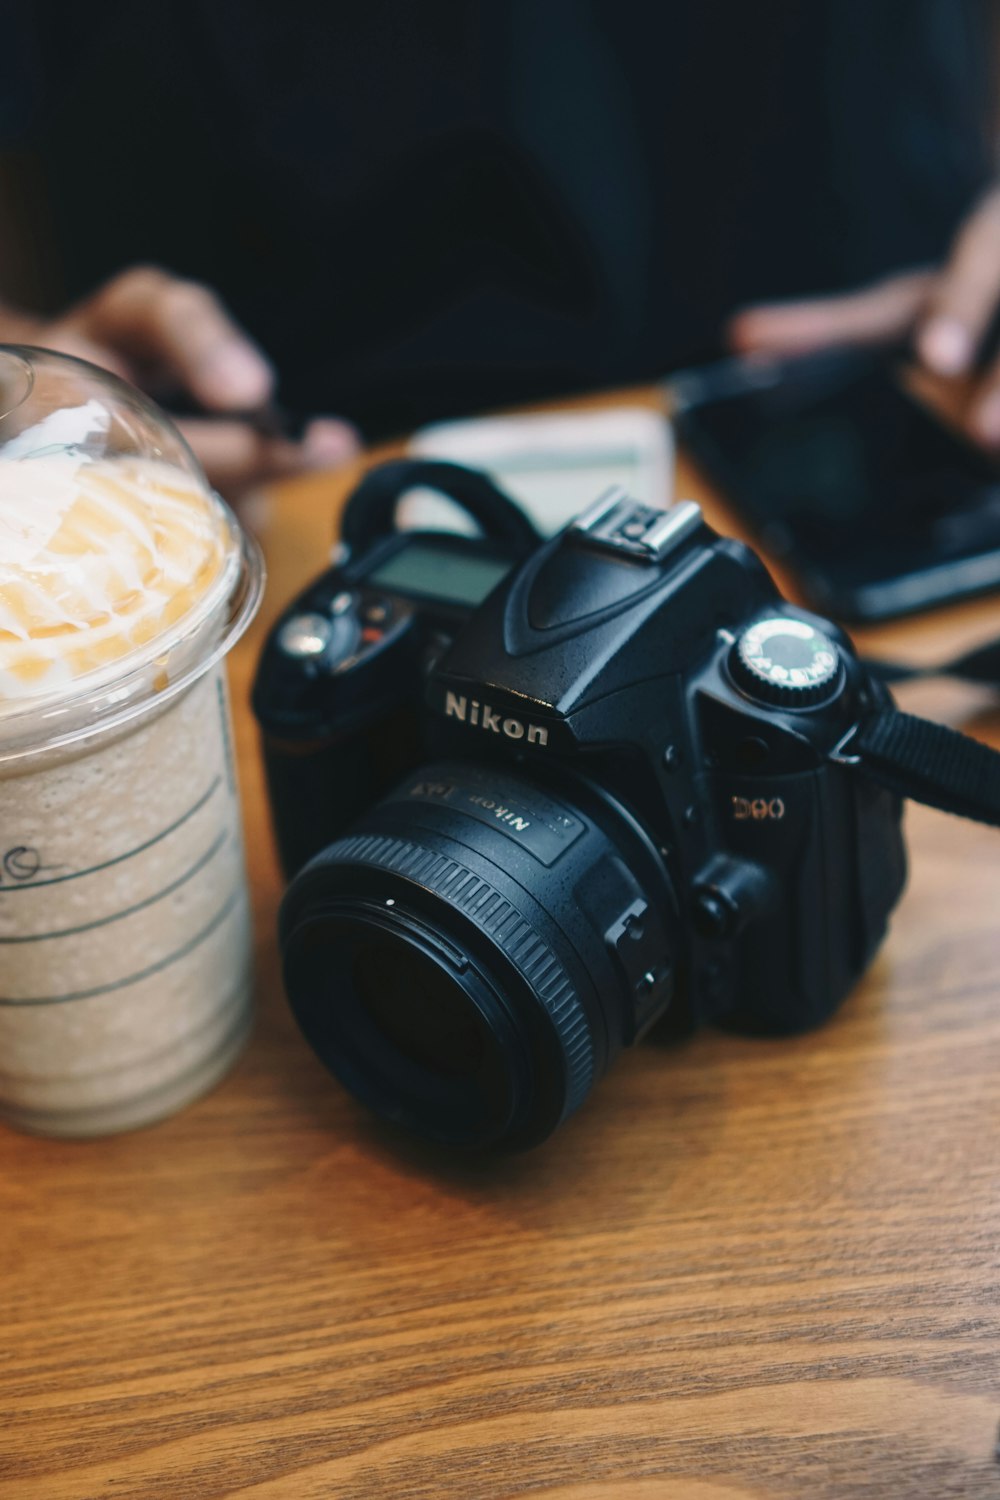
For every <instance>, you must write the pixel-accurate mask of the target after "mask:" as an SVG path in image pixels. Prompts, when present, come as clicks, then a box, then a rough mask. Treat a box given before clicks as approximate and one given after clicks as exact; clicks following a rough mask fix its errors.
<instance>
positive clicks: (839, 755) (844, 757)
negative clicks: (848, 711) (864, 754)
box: [827, 724, 861, 766]
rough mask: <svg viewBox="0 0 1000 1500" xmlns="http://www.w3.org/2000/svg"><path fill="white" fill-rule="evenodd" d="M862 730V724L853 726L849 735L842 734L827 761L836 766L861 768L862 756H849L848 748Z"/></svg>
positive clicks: (848, 732)
mask: <svg viewBox="0 0 1000 1500" xmlns="http://www.w3.org/2000/svg"><path fill="white" fill-rule="evenodd" d="M860 729H861V725H860V724H852V725H851V727H850V729H849V730H848V731H847V733H846V734H842V735H841V737H840V739H839V740H838V741H837V743H836V744H835V745H834V747H833V749H832V750H831V751H830V753H829V755H828V756H827V760H832V761H833V763H834V765H836V766H859V765H860V764H861V756H860V755H848V753H847V747H848V745H850V744H851V743H852V741H853V740H854V737H855V735H856V734H858V732H859V730H860Z"/></svg>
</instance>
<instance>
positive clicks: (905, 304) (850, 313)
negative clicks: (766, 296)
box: [727, 270, 934, 354]
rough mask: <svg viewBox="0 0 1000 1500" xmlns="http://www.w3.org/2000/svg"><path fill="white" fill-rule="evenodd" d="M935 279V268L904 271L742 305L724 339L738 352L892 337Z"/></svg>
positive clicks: (906, 325) (908, 322) (801, 349)
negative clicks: (830, 291)
mask: <svg viewBox="0 0 1000 1500" xmlns="http://www.w3.org/2000/svg"><path fill="white" fill-rule="evenodd" d="M933 284H934V272H933V271H929V270H916V271H903V272H900V273H899V274H898V275H896V276H890V277H888V278H886V280H884V281H877V282H875V283H873V285H871V286H866V287H861V288H859V289H858V290H857V291H853V292H845V293H841V294H838V295H836V296H828V297H811V298H805V299H802V300H798V301H792V302H772V303H761V304H759V305H757V306H755V307H747V308H743V309H742V310H741V311H740V312H738V313H736V314H735V315H734V316H733V317H732V318H731V319H730V322H729V325H728V328H727V336H728V342H729V344H730V346H731V347H732V348H733V349H735V350H736V351H737V352H739V353H741V354H750V353H768V354H804V353H807V352H808V351H810V350H814V349H822V348H828V347H831V346H834V345H839V344H883V343H885V344H887V343H891V342H892V341H893V340H895V339H898V338H901V337H903V336H904V335H905V334H906V333H907V331H908V330H909V329H910V328H911V327H912V325H913V322H914V320H915V319H916V317H917V315H918V314H919V312H920V310H921V308H922V307H923V306H924V304H925V302H926V300H927V297H928V295H929V294H930V291H931V288H932V286H933Z"/></svg>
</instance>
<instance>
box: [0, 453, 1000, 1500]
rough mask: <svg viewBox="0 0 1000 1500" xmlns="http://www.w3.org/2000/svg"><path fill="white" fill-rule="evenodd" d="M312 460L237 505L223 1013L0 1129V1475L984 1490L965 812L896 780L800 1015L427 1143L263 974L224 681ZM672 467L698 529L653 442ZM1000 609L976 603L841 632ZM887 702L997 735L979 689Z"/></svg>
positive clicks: (310, 562)
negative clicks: (812, 1017)
mask: <svg viewBox="0 0 1000 1500" xmlns="http://www.w3.org/2000/svg"><path fill="white" fill-rule="evenodd" d="M348 477H350V476H348ZM345 487H346V479H345V478H344V477H343V476H340V477H323V478H315V479H312V480H308V481H301V482H298V483H296V484H294V485H288V486H285V487H284V488H283V490H282V491H281V492H276V493H274V494H273V495H272V496H270V497H269V498H268V499H267V500H266V502H263V503H261V504H258V505H257V507H256V509H255V510H254V512H253V519H254V521H255V524H256V525H257V526H258V528H259V531H260V534H261V535H262V537H263V541H264V545H265V548H266V551H267V554H268V558H269V562H270V567H271V582H270V588H269V593H268V598H267V601H266V606H265V611H264V616H263V618H262V619H261V621H260V622H259V623H258V626H257V628H256V629H255V630H254V632H253V634H252V635H251V637H250V638H248V639H247V640H246V641H245V642H244V643H243V644H242V645H241V647H240V648H239V649H238V650H237V652H236V653H235V656H234V660H233V663H232V676H233V686H234V696H235V701H236V718H237V722H236V732H237V742H238V749H239V759H240V772H241V777H242V788H243V796H244V799H245V803H246V812H247V823H248V830H249V832H248V838H249V858H250V869H251V876H252V882H253V891H254V898H255V905H256V916H257V931H258V939H257V941H258V958H259V973H260V986H259V992H260V1020H259V1024H258V1027H257V1031H256V1034H255V1036H254V1038H253V1041H252V1042H251V1044H250V1046H249V1048H248V1050H247V1052H246V1053H245V1055H244V1057H243V1059H242V1061H241V1062H240V1063H239V1065H238V1066H237V1068H236V1069H235V1071H234V1072H233V1074H232V1075H231V1076H230V1077H229V1078H228V1079H227V1080H226V1081H225V1082H224V1083H223V1084H222V1085H221V1086H220V1087H218V1088H217V1089H216V1090H215V1091H214V1092H213V1093H212V1094H211V1095H210V1096H209V1097H208V1098H206V1099H204V1100H203V1101H202V1102H200V1103H199V1104H197V1105H195V1106H194V1107H192V1108H190V1109H188V1110H187V1111H186V1112H185V1113H183V1114H182V1115H180V1116H178V1117H177V1118H174V1119H172V1120H169V1121H167V1122H165V1123H163V1124H161V1125H158V1126H156V1127H155V1128H152V1129H149V1130H145V1131H140V1132H137V1133H135V1134H132V1135H126V1136H120V1137H117V1138H113V1139H108V1140H103V1141H98V1142H90V1143H79V1144H75V1143H67V1142H58V1141H46V1140H36V1139H30V1138H28V1137H23V1136H20V1135H17V1134H15V1133H13V1132H11V1131H6V1130H3V1129H0V1266H2V1268H3V1289H4V1296H3V1306H4V1314H3V1333H2V1339H0V1423H2V1426H0V1500H98V1497H102V1500H109V1497H115V1500H124V1497H129V1500H131V1497H135V1500H220V1497H222V1496H233V1495H239V1496H252V1497H254V1500H320V1497H322V1500H330V1497H336V1500H355V1497H356V1500H362V1497H365V1500H367V1497H375V1496H386V1497H388V1496H391V1497H393V1500H417V1497H420V1500H451V1497H456V1500H459V1497H460V1500H494V1497H496V1500H499V1497H501V1496H515V1495H518V1496H528V1495H530V1496H545V1497H546V1500H557V1497H558V1500H570V1497H572V1500H597V1497H605V1496H607V1497H613V1500H618V1497H620V1500H661V1497H671V1500H748V1497H751V1496H753V1497H786V1496H787V1497H794V1500H801V1497H806V1496H808V1497H811V1500H825V1497H831V1500H832V1497H837V1500H841V1497H843V1500H864V1497H874V1496H879V1497H882V1496H891V1497H893V1500H903V1497H910V1496H912V1497H921V1500H933V1497H938V1496H941V1497H943V1496H970V1497H972V1496H975V1497H977V1500H982V1497H985V1496H989V1495H1000V1468H998V1466H997V1464H996V1463H995V1461H994V1457H993V1447H994V1439H995V1435H996V1428H997V1418H998V1416H1000V1400H998V1385H1000V1370H998V1355H1000V1309H998V1287H997V1280H998V1277H997V1268H998V1236H1000V1192H998V1189H1000V1167H998V1163H997V1151H996V1141H997V1127H998V1124H1000V1082H998V1074H1000V931H998V913H1000V835H998V834H997V833H996V832H992V831H989V830H986V829H982V828H979V827H977V826H975V825H973V824H971V823H965V822H961V821H959V820H957V819H953V818H949V817H945V816H943V815H941V814H936V813H932V812H925V811H924V810H922V809H919V808H912V809H911V810H910V811H909V813H908V815H907V823H908V831H909V844H910V850H911V856H912V875H911V880H910V886H909V890H908V893H907V894H906V896H905V898H904V901H903V903H902V905H901V907H900V908H899V911H898V914H897V916H896V918H895V920H894V923H893V927H892V932H891V935H890V938H889V941H888V942H887V944H886V945H885V948H884V950H883V952H882V954H881V956H880V958H879V960H878V962H877V964H876V966H875V968H874V970H873V971H872V973H871V974H870V975H869V977H868V978H867V979H866V980H865V982H864V983H863V984H862V985H861V986H860V988H859V989H858V991H857V992H856V994H855V995H854V996H853V997H852V998H851V999H850V1001H849V1002H848V1003H847V1004H846V1005H845V1007H844V1008H843V1010H842V1011H841V1013H840V1014H839V1015H838V1016H837V1017H836V1018H835V1019H834V1020H833V1022H832V1023H831V1024H829V1025H828V1026H826V1027H825V1028H824V1029H823V1030H822V1031H820V1032H817V1033H814V1034H812V1035H809V1036H803V1037H800V1038H797V1039H795V1040H792V1041H773V1042H772V1041H767V1042H761V1041H752V1040H745V1039H740V1038H738V1037H734V1036H727V1035H723V1034H719V1033H712V1032H708V1033H704V1034H702V1035H699V1036H697V1037H695V1038H694V1039H692V1040H690V1041H688V1042H686V1043H684V1044H682V1045H675V1046H673V1047H669V1048H667V1047H663V1046H655V1045H648V1044H647V1045H643V1046H640V1047H638V1048H636V1049H634V1050H633V1051H632V1052H631V1053H629V1054H628V1055H627V1056H625V1057H624V1058H623V1059H621V1060H620V1061H619V1062H618V1063H617V1065H616V1066H615V1068H614V1069H613V1071H612V1072H611V1074H610V1075H609V1076H608V1077H607V1078H606V1079H605V1080H604V1082H603V1083H601V1084H600V1086H599V1087H598V1088H597V1090H596V1091H595V1093H594V1095H593V1096H592V1098H591V1099H590V1101H589V1102H588V1104H587V1105H586V1107H585V1108H584V1109H583V1110H582V1112H581V1113H580V1114H579V1115H578V1116H577V1117H576V1118H574V1119H573V1120H572V1121H571V1122H570V1123H569V1124H568V1125H567V1126H566V1127H564V1128H563V1129H562V1130H561V1131H560V1132H559V1133H558V1134H557V1135H556V1136H555V1137H554V1138H553V1139H552V1140H551V1142H549V1143H548V1144H547V1145H546V1146H544V1147H543V1148H541V1149H540V1150H538V1151H537V1152H535V1153H534V1154H529V1155H526V1156H523V1157H517V1158H514V1159H510V1160H503V1161H500V1162H489V1163H482V1164H479V1165H466V1166H457V1165H456V1166H452V1167H450V1168H442V1167H441V1165H440V1164H439V1163H438V1164H434V1165H432V1163H431V1162H430V1161H429V1160H428V1158H427V1157H425V1155H424V1153H423V1152H422V1151H421V1150H420V1149H419V1148H418V1147H415V1146H408V1145H405V1144H401V1143H400V1142H399V1141H398V1140H397V1139H394V1138H392V1137H391V1136H390V1135H389V1134H387V1133H386V1132H385V1131H384V1130H383V1129H381V1128H379V1127H378V1126H377V1125H375V1124H374V1123H373V1122H372V1121H371V1120H370V1119H369V1118H368V1117H367V1116H366V1115H365V1114H364V1113H363V1112H362V1111H361V1110H360V1108H359V1107H358V1106H356V1105H355V1104H354V1103H353V1102H352V1101H351V1100H350V1099H349V1098H347V1097H346V1096H345V1095H344V1093H343V1092H342V1091H341V1090H340V1089H339V1088H338V1087H337V1086H336V1085H335V1084H334V1083H333V1082H332V1081H331V1079H330V1078H329V1077H328V1076H327V1074H326V1073H325V1072H324V1071H323V1069H322V1068H321V1066H320V1065H319V1063H318V1062H317V1061H316V1060H315V1058H314V1057H313V1056H312V1054H311V1053H310V1052H309V1051H308V1049H307V1048H306V1046H305V1044H304V1043H303V1042H302V1041H301V1040H300V1039H299V1036H298V1034H297V1032H296V1030H295V1028H294V1026H293V1024H292V1021H291V1019H290V1017H289V1014H288V1011H287V1009H286V1006H285V1002H284V1000H283V998H282V995H281V989H280V983H279V979H278V966H277V960H276V952H275V938H274V916H275V909H276V904H277V901H278V897H279V893H280V881H279V877H278V874H277V870H276V865H275V860H274V854H273V849H272V842H271V835H270V831H269V826H268V818H267V813H266V808H265V801H264V790H263V784H262V777H261V770H260V765H259V761H258V755H257V746H256V741H255V733H254V727H253V724H252V722H251V719H250V716H249V713H248V710H247V706H246V698H247V691H248V685H249V681H250V678H251V674H252V670H253V665H254V660H255V656H256V652H257V649H258V646H259V643H260V640H261V638H262V634H263V631H264V628H265V625H266V623H267V621H268V620H270V619H273V617H274V615H275V613H276V611H277V610H278V609H279V607H280V606H281V605H282V604H283V603H284V602H285V601H286V600H287V598H288V597H289V595H290V594H291V593H292V592H293V591H294V590H295V589H297V588H298V587H300V586H301V585H302V584H303V583H304V582H305V581H306V580H307V579H308V578H309V577H311V576H312V575H313V574H314V573H315V572H316V571H317V570H318V569H319V568H320V567H321V566H322V565H323V562H324V558H325V555H326V550H327V547H328V544H329V537H330V528H331V513H332V510H333V507H334V503H335V502H336V501H337V500H338V498H339V497H340V496H342V494H343V493H344V490H345ZM680 492H681V493H682V494H693V495H695V496H696V497H697V498H699V499H701V500H702V501H703V502H704V504H705V507H706V510H707V511H708V513H709V517H710V518H711V519H713V520H714V521H715V522H716V523H717V524H722V525H730V527H731V523H730V522H729V520H728V518H726V517H725V515H724V513H723V512H722V510H721V508H720V507H719V506H718V504H716V503H714V502H713V500H712V497H711V496H710V494H709V493H708V492H707V491H706V488H705V486H704V484H702V483H700V482H699V481H698V479H697V477H696V476H695V475H694V474H693V473H692V472H691V471H690V470H689V469H687V468H683V469H682V483H681V486H680ZM587 498H589V497H586V496H583V497H581V499H582V500H583V499H587ZM997 630H1000V610H998V608H997V604H996V602H995V601H994V602H993V603H986V604H976V605H969V606H966V607H963V608H958V609H954V610H952V611H948V612H945V613H942V614H940V615H939V616H937V617H936V618H935V619H933V620H926V621H923V622H919V623H912V624H905V625H899V626H897V627H893V628H889V629H884V630H880V631H879V632H877V633H874V632H872V633H870V634H867V635H866V637H865V644H868V645H871V646H877V647H878V648H879V649H880V650H883V651H888V650H892V651H895V652H898V653H899V654H901V655H908V656H909V657H911V658H912V659H930V658H932V657H933V656H935V655H936V654H938V653H940V652H943V651H946V650H948V649H949V648H955V649H957V648H958V647H960V646H963V645H966V644H972V642H974V641H975V640H978V639H983V638H985V637H986V636H988V635H989V634H991V633H996V632H997ZM905 703H906V706H908V707H912V708H913V709H914V710H915V711H921V712H927V713H929V714H932V715H937V716H939V717H941V718H944V719H946V720H947V721H948V722H951V723H954V724H963V725H964V726H965V727H966V728H968V729H969V730H971V731H972V732H974V733H976V734H978V735H980V736H982V737H985V738H987V739H990V740H992V741H993V742H994V743H1000V715H998V707H997V702H996V700H995V699H994V698H991V697H990V695H989V694H986V693H983V692H978V691H975V690H972V689H967V688H962V687H956V686H946V685H944V684H941V683H935V684H927V685H924V686H922V687H921V688H920V689H919V690H917V689H910V690H908V692H907V695H906V697H905Z"/></svg>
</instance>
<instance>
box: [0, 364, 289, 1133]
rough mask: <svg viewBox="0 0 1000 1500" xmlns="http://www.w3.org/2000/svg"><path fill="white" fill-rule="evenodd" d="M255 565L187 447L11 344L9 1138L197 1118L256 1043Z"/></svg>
mask: <svg viewBox="0 0 1000 1500" xmlns="http://www.w3.org/2000/svg"><path fill="white" fill-rule="evenodd" d="M262 585H263V568H262V564H261V560H260V555H259V553H258V551H257V549H256V547H255V545H254V544H253V543H252V542H251V541H250V539H249V538H248V537H247V536H246V535H245V534H244V533H243V532H242V530H241V528H240V527H239V525H238V523H237V521H236V520H235V518H234V516H233V515H232V514H231V512H230V511H229V510H228V509H227V508H226V506H225V505H224V504H223V503H222V501H221V500H220V499H219V498H218V496H216V495H214V494H213V493H212V491H211V489H210V488H209V486H208V483H207V481H206V479H205V477H204V475H203V474H202V472H201V470H200V469H199V467H198V464H197V462H196V460H195V459H194V457H193V455H192V454H191V452H190V450H189V449H188V448H187V446H186V444H185V443H184V441H183V439H182V438H181V436H180V434H179V433H178V432H177V431H176V429H175V428H173V427H172V425H171V424H170V423H169V422H168V420H167V419H166V418H165V417H164V416H163V415H162V414H161V413H160V412H158V411H157V410H156V408H155V407H154V406H153V405H152V404H151V403H150V402H148V401H147V400H146V399H145V398H144V397H143V396H141V395H140V394H139V393H138V392H136V391H134V390H132V389H131V388H130V387H128V386H127V385H125V384H124V383H123V382H122V381H119V380H117V379H116V378H114V377H113V376H110V375H107V374H105V373H104V372H102V371H99V370H97V369H95V368H94V367H92V366H90V365H87V364H84V363H83V362H81V361H78V360H72V359H69V358H66V357H63V356H58V355H53V354H51V353H48V352H46V351H42V350H33V349H22V348H13V347H9V346H8V347H0V1115H2V1116H3V1117H4V1118H5V1119H6V1120H7V1121H8V1122H10V1123H11V1124H13V1125H15V1126H18V1127H21V1128H23V1129H26V1130H32V1131H37V1132H41V1133H45V1134H53V1135H67V1136H86V1135H101V1134H105V1133H109V1132H113V1131H119V1130H127V1129H130V1128H132V1127H133V1126H138V1125H144V1124H147V1123H149V1122H151V1121H153V1120H156V1119H159V1118H161V1117H162V1116H165V1115H168V1114H170V1113H172V1112H173V1111H175V1110H177V1109H179V1108H181V1107H182V1106H183V1105H185V1104H187V1103H188V1102H189V1101H191V1100H192V1099H194V1098H195V1097H197V1096H198V1095H200V1094H202V1093H203V1092H204V1091H205V1090H207V1089H208V1088H210V1087H211V1086H212V1085H213V1084H214V1083H215V1082H216V1081H217V1080H218V1079H219V1078H220V1077H221V1076H222V1075H223V1074H224V1073H225V1072H226V1070H227V1069H228V1068H229V1067H230V1065H231V1064H232V1062H233V1061H234V1059H235V1058H236V1056H237V1054H238V1052H239V1051H240V1048H241V1047H242V1045H243V1043H244V1041H245V1039H246V1037H247V1035H248V1032H249V1028H250V1023H251V1008H252V998H251V997H252V982H251V978H252V976H251V930H250V916H249V902H248V893H247V883H246V873H245V866H244V858H243V842H242V832H241V820H240V806H239V798H238V792H237V786H236V779H235V773H234V765H233V756H232V746H231V735H230V721H229V709H228V702H227V697H226V684H225V674H224V663H223V658H224V656H225V654H226V652H227V651H228V650H229V649H230V647H231V646H232V645H233V643H234V642H235V641H236V639H237V638H238V637H239V635H240V634H241V632H242V631H243V630H244V629H245V627H246V625H247V624H248V623H249V621H250V619H251V618H252V616H253V614H254V612H255V610H256V608H257V605H258V603H259V600H260V594H261V590H262Z"/></svg>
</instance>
